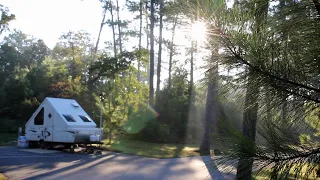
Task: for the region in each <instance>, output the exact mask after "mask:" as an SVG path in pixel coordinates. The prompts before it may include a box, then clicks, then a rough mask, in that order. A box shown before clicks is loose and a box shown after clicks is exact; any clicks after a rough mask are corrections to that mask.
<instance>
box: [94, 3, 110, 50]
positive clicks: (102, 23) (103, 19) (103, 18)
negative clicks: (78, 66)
mask: <svg viewBox="0 0 320 180" xmlns="http://www.w3.org/2000/svg"><path fill="white" fill-rule="evenodd" d="M105 6H106V7H105V8H104V10H103V17H102V21H101V24H100V29H99V34H98V38H97V42H96V46H95V47H94V55H96V54H97V51H98V46H99V42H100V36H101V32H102V29H103V26H104V24H105V19H106V14H107V9H108V7H107V6H108V3H106V4H105Z"/></svg>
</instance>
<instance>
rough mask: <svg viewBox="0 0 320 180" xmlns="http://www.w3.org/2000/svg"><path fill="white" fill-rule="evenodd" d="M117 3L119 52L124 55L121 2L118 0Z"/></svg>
mask: <svg viewBox="0 0 320 180" xmlns="http://www.w3.org/2000/svg"><path fill="white" fill-rule="evenodd" d="M116 3H117V25H118V33H119V35H118V36H119V50H120V53H122V33H121V24H120V23H121V22H120V8H119V0H116Z"/></svg>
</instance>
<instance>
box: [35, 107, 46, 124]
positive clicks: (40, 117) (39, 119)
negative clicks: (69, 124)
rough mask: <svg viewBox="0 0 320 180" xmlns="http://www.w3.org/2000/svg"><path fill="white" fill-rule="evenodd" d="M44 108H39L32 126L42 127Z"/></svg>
mask: <svg viewBox="0 0 320 180" xmlns="http://www.w3.org/2000/svg"><path fill="white" fill-rule="evenodd" d="M43 119H44V108H41V110H40V111H39V113H38V114H37V116H36V117H35V118H34V125H43Z"/></svg>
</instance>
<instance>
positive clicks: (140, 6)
mask: <svg viewBox="0 0 320 180" xmlns="http://www.w3.org/2000/svg"><path fill="white" fill-rule="evenodd" d="M142 8H143V0H140V3H139V20H140V24H139V53H141V41H142ZM140 71H141V70H140V58H139V59H138V73H137V79H138V81H139V82H140V78H141V77H140V76H141V75H140Z"/></svg>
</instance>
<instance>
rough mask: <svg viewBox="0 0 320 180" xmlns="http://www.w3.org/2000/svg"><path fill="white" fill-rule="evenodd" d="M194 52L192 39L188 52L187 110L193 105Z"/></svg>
mask: <svg viewBox="0 0 320 180" xmlns="http://www.w3.org/2000/svg"><path fill="white" fill-rule="evenodd" d="M194 52H195V44H194V41H191V54H190V82H189V89H188V104H189V110H191V109H192V107H193V102H194V98H193V94H194V89H193V71H194V67H193V66H194V63H193V61H194Z"/></svg>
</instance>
